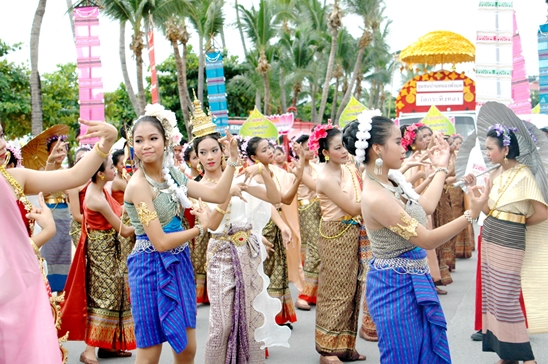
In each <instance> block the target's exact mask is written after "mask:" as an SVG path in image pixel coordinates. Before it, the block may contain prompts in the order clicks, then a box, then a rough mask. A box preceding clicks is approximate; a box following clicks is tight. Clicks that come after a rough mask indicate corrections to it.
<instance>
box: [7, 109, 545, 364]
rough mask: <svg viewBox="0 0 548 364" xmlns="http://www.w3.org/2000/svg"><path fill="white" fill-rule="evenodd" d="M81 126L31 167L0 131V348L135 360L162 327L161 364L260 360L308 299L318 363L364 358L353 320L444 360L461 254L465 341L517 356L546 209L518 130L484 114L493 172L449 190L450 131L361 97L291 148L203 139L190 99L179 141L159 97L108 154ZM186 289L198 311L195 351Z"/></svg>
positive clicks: (104, 132) (527, 353) (41, 357)
mask: <svg viewBox="0 0 548 364" xmlns="http://www.w3.org/2000/svg"><path fill="white" fill-rule="evenodd" d="M488 107H491V106H488ZM495 107H504V106H502V105H500V104H497V105H495ZM81 123H82V124H84V125H86V126H87V132H86V134H85V135H83V136H82V138H81V139H82V140H89V139H96V140H98V142H97V143H96V144H94V145H93V146H91V147H86V146H82V147H80V148H79V149H78V150H76V152H75V155H74V161H75V163H74V165H73V166H72V167H71V168H65V167H64V166H63V163H64V160H65V158H66V157H67V153H71V151H70V150H69V149H68V147H67V146H68V143H67V141H66V136H64V135H53V136H50V137H48V138H47V140H46V141H45V143H44V148H45V149H46V153H47V155H48V157H47V160H46V162H45V165H44V166H43V168H41V169H43V170H42V171H37V170H32V169H28V168H22V166H21V162H22V161H21V154H20V152H19V151H18V150H17V148H15V147H13V146H11V145H8V144H7V143H6V136H5V135H4V134H3V132H2V134H1V135H0V159H1V160H2V161H3V160H5V162H4V163H3V166H2V167H0V172H1V174H2V177H1V178H0V188H1V189H2V193H0V198H1V200H2V202H1V203H2V206H3V207H4V208H3V209H1V214H2V217H1V218H0V224H2V226H1V227H0V262H1V263H0V277H2V281H3V282H10V284H9V287H7V288H6V289H4V288H3V289H2V292H1V293H0V326H1V331H3V332H8V331H9V332H14V333H15V334H13V335H10V336H9V338H8V337H7V336H6V340H8V341H9V342H8V343H7V344H6V345H4V348H3V349H0V362H6V363H11V362H25V363H26V362H28V363H30V362H38V361H40V362H44V363H61V362H62V360H63V358H62V357H63V356H64V355H66V352H64V351H63V349H62V348H61V350H60V349H59V345H60V344H61V343H62V342H63V341H64V340H67V339H68V340H77V341H83V342H84V343H85V345H86V346H85V348H84V350H83V352H82V353H81V355H80V361H81V362H83V363H85V364H97V363H98V358H109V357H128V356H131V355H132V353H131V351H132V350H135V349H136V363H157V362H158V361H159V359H160V355H161V351H162V345H163V343H165V342H168V343H169V345H170V346H171V348H172V349H173V360H174V362H175V363H193V362H194V361H195V360H196V361H197V362H205V363H211V364H213V363H223V362H224V363H234V364H235V363H264V362H265V359H266V358H267V357H268V347H274V346H289V345H288V340H289V337H290V334H291V330H292V328H293V325H294V324H296V322H297V313H298V311H296V309H297V310H303V311H309V310H311V306H314V305H315V306H316V309H315V315H316V320H315V328H314V330H315V348H316V351H317V352H318V354H319V362H320V363H321V364H328V363H331V364H336V363H342V362H343V361H361V360H365V359H366V356H365V355H364V353H359V352H358V351H357V350H356V340H357V337H358V335H359V336H360V337H361V338H363V339H365V340H368V341H374V342H378V347H379V351H380V360H381V363H450V362H451V355H450V350H449V343H448V340H447V334H446V331H447V323H446V320H445V318H444V314H443V310H442V308H441V305H440V301H439V299H438V295H445V294H447V291H445V290H443V289H441V288H440V287H443V286H446V285H448V284H451V282H452V277H451V272H452V271H454V270H455V269H456V262H457V258H462V259H466V258H470V257H471V256H472V252H473V251H474V250H476V249H477V252H478V254H479V256H480V259H478V261H479V263H478V272H480V274H479V275H478V277H481V278H480V279H478V292H479V293H478V295H479V296H480V297H479V302H480V303H479V305H478V307H477V313H476V317H478V316H479V317H480V318H479V320H476V329H477V330H480V334H479V335H480V339H481V340H482V341H483V350H484V351H494V352H496V353H497V354H498V356H499V357H500V361H499V362H498V363H499V364H511V363H517V362H518V361H524V363H526V364H530V363H534V362H535V361H534V360H535V359H534V355H533V352H532V349H531V346H530V344H529V338H528V333H527V326H526V323H527V319H530V320H534V319H536V318H537V316H535V315H536V313H537V311H536V308H535V307H534V305H533V306H528V302H529V297H527V293H526V292H525V291H524V292H525V300H524V299H523V297H522V296H523V295H522V293H521V292H522V278H521V275H520V271H521V268H522V266H523V264H524V259H525V258H524V257H525V255H526V254H525V251H526V249H529V241H530V239H534V238H535V237H534V236H530V235H531V234H529V231H531V230H533V226H534V225H535V226H542V225H543V224H544V223H545V222H546V220H547V219H548V210H547V204H546V200H545V197H544V195H545V193H546V192H547V191H542V190H541V188H542V186H541V185H539V184H538V181H539V179H538V178H537V177H538V174H539V173H543V171H544V167H543V168H535V166H531V165H527V164H526V163H524V162H520V161H519V160H520V158H519V156H520V144H519V143H518V139H519V140H522V139H524V138H533V136H531V134H529V133H524V132H523V131H522V130H527V129H523V128H522V129H519V128H514V127H512V126H510V124H508V125H506V124H505V120H498V121H497V123H494V124H493V125H490V128H489V131H488V132H487V135H485V136H484V138H485V140H486V141H485V145H484V147H485V149H486V155H487V157H488V158H489V159H490V161H491V162H492V163H493V164H494V165H497V164H498V165H499V167H498V168H496V169H494V170H493V172H491V175H490V177H488V178H485V180H484V183H483V184H479V183H477V178H476V176H475V175H473V174H468V175H466V176H464V177H463V176H458V177H459V178H461V179H462V180H463V181H464V182H465V185H466V188H465V189H466V190H467V192H466V193H465V192H464V191H463V189H461V188H459V187H454V186H453V185H454V183H455V182H457V168H456V166H457V155H458V153H459V149H460V148H461V146H462V144H463V141H464V139H465V138H464V137H463V136H460V135H458V134H454V135H443V134H441V133H438V132H435V131H433V130H432V129H431V128H430V127H428V126H427V125H424V124H421V123H418V124H413V125H408V126H403V127H401V128H399V127H398V126H397V125H396V124H395V123H394V122H393V121H392V120H391V119H389V118H387V117H384V116H382V115H380V113H379V112H378V111H363V112H362V113H361V114H360V115H359V116H358V117H357V119H356V120H355V121H353V122H351V123H349V124H347V125H346V126H345V127H344V128H343V129H340V128H338V127H337V126H335V125H332V124H330V123H329V124H323V125H317V126H316V127H315V128H314V129H313V130H311V131H310V133H309V134H301V135H298V136H297V137H295V138H293V139H292V141H291V147H290V150H286V149H284V147H283V146H278V145H276V144H275V143H272V141H269V140H267V139H263V138H260V137H252V138H241V137H239V136H232V135H231V134H230V133H228V131H227V132H226V135H225V136H221V134H220V133H218V132H216V125H215V124H213V123H212V120H211V117H210V116H208V115H206V114H205V113H204V112H203V111H202V109H201V105H200V103H199V101H195V102H194V113H193V129H192V134H193V135H192V137H193V138H192V140H191V141H190V142H186V141H184V140H181V136H180V133H179V131H178V129H177V122H176V120H175V115H174V114H173V113H172V112H171V111H169V110H165V109H164V108H163V107H162V106H160V105H157V104H155V105H148V106H147V108H146V112H145V115H144V116H141V117H140V118H138V120H136V121H135V122H134V123H133V125H132V127H131V130H130V131H128V134H127V135H126V136H127V145H126V146H125V147H124V149H122V150H112V146H113V144H114V143H115V142H116V139H117V137H118V131H117V130H116V129H115V128H114V127H113V126H112V125H110V124H108V123H102V122H95V121H85V120H81ZM0 132H1V130H0ZM520 133H521V134H520ZM522 134H523V135H522ZM518 136H519V138H518ZM542 142H543V143H544V141H542ZM535 143H539V142H538V141H536V142H535ZM536 152H537V153H538V151H536ZM521 153H522V154H521V155H522V156H523V153H525V151H524V149H523V147H522V148H521ZM527 153H535V151H527ZM528 160H531V159H528ZM537 163H538V162H537ZM544 178H546V176H544ZM29 195H39V203H40V207H35V206H33V205H32V204H31V203H30V202H29V200H28V199H27V197H26V196H29ZM482 212H483V213H484V214H485V215H486V216H487V218H486V219H485V221H484V223H483V228H482V232H481V234H480V240H481V247H480V246H479V245H478V246H476V244H475V239H474V230H473V224H474V223H476V222H477V221H478V218H479V217H480V214H481V213H482ZM36 224H37V225H39V227H40V229H35V225H36ZM37 230H39V232H38V231H37ZM536 236H537V237H538V235H536ZM29 241H30V244H29ZM526 242H527V244H526ZM526 246H527V248H526ZM72 250H75V253H74V254H72V253H71V252H72ZM33 255H34V256H33ZM37 258H38V259H37ZM22 282H25V283H24V284H25V287H29V288H28V289H21V286H19V287H18V286H17V285H18V284H21V285H23V283H22ZM290 282H293V284H294V285H295V287H296V288H297V289H298V292H299V293H298V296H297V297H292V295H291V291H290V289H289V283H290ZM199 304H209V305H210V306H211V307H210V311H209V312H210V314H209V315H210V316H209V327H208V338H207V342H205V348H206V350H205V358H196V346H197V338H196V322H197V320H196V316H197V305H199ZM50 307H52V308H53V312H57V314H56V315H54V317H53V318H52V319H51V318H50V316H51V314H50V313H49V312H50V311H51V310H50V309H49V308H50ZM360 309H361V311H362V313H363V319H362V322H361V323H360V322H359V315H360ZM23 310H27V311H26V313H25V314H24V315H23V316H24V321H14V320H13V315H14V313H16V312H22V311H23ZM29 312H32V315H29V314H28V313H29ZM543 315H544V316H543ZM540 316H541V318H540V319H539V320H540V322H541V324H540V325H541V326H542V325H543V324H545V321H542V320H543V319H544V318H545V314H542V313H541V314H540ZM478 322H479V324H478ZM21 325H24V326H25V327H24V330H22V328H21ZM358 326H360V327H358ZM312 329H313V328H310V330H312ZM11 330H13V331H11ZM58 337H59V338H60V339H59V340H58V339H57V338H58ZM97 349H98V350H97ZM15 358H17V360H15Z"/></svg>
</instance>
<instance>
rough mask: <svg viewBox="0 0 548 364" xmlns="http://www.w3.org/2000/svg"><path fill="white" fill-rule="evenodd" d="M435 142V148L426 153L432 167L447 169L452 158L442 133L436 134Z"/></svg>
mask: <svg viewBox="0 0 548 364" xmlns="http://www.w3.org/2000/svg"><path fill="white" fill-rule="evenodd" d="M433 141H434V146H433V147H432V148H430V149H427V151H426V152H427V153H428V158H429V159H430V162H431V163H432V166H434V167H436V168H437V167H442V168H447V166H448V164H449V158H450V156H451V153H450V150H449V144H448V143H447V141H445V140H444V139H443V136H442V135H441V134H440V133H435V134H434V137H433Z"/></svg>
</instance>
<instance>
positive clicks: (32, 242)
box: [29, 238, 40, 256]
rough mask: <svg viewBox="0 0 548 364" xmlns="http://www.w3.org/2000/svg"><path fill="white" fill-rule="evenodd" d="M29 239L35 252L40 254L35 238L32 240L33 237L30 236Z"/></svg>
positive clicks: (37, 254)
mask: <svg viewBox="0 0 548 364" xmlns="http://www.w3.org/2000/svg"><path fill="white" fill-rule="evenodd" d="M29 240H30V245H31V246H32V249H33V250H34V254H36V256H40V249H39V248H38V246H37V245H36V243H35V242H34V240H32V238H29Z"/></svg>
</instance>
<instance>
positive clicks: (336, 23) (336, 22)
mask: <svg viewBox="0 0 548 364" xmlns="http://www.w3.org/2000/svg"><path fill="white" fill-rule="evenodd" d="M327 25H328V27H329V30H330V31H331V50H330V51H329V61H328V63H327V71H326V74H325V81H324V84H323V90H322V99H321V101H320V111H319V112H318V117H317V119H316V120H315V122H316V123H318V124H321V123H322V119H323V113H324V111H325V106H326V104H327V95H328V93H329V84H330V83H331V78H332V77H333V68H334V65H335V54H336V53H337V40H338V35H339V28H340V27H341V25H342V13H341V10H340V8H339V4H338V0H335V4H334V5H333V10H332V11H331V14H329V18H328V19H327ZM337 83H338V80H337Z"/></svg>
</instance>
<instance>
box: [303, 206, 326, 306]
mask: <svg viewBox="0 0 548 364" xmlns="http://www.w3.org/2000/svg"><path fill="white" fill-rule="evenodd" d="M321 218H322V216H321V208H320V202H319V201H318V200H316V201H314V202H312V203H311V204H308V205H304V206H301V207H299V223H300V227H301V244H302V245H301V246H304V247H305V249H306V257H305V259H304V287H303V290H302V292H301V293H300V294H299V299H302V300H305V301H306V302H308V303H310V304H314V305H315V304H316V299H317V295H318V272H319V270H320V254H319V252H318V239H319V238H320V233H319V230H318V229H319V225H320V219H321Z"/></svg>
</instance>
